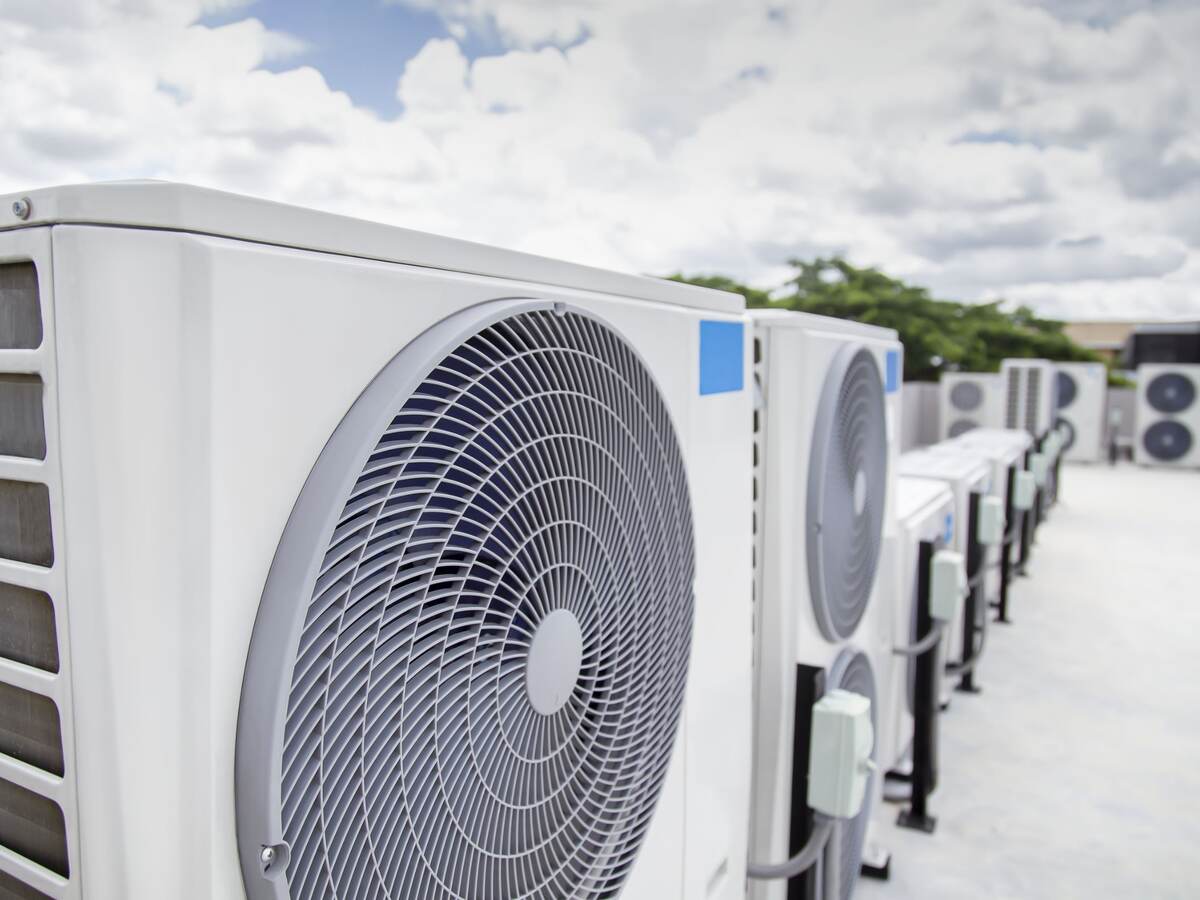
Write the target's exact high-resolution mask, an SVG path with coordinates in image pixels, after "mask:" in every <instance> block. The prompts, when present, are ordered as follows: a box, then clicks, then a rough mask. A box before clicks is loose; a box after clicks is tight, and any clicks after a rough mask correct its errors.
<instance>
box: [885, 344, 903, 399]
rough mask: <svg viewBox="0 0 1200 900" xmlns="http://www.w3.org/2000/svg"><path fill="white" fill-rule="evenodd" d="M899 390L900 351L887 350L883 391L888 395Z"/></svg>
mask: <svg viewBox="0 0 1200 900" xmlns="http://www.w3.org/2000/svg"><path fill="white" fill-rule="evenodd" d="M899 388H900V351H899V350H889V351H888V352H887V380H886V381H885V382H884V390H886V391H887V392H888V393H889V394H894V393H896V391H897V390H898V389H899Z"/></svg>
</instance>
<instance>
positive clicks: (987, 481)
mask: <svg viewBox="0 0 1200 900" xmlns="http://www.w3.org/2000/svg"><path fill="white" fill-rule="evenodd" d="M896 472H897V474H899V475H905V476H909V477H912V478H929V479H933V480H936V481H939V482H941V483H943V484H945V485H947V486H948V487H949V488H950V490H951V491H952V492H953V494H954V518H953V520H952V522H951V528H950V529H949V530H948V531H947V533H946V534H945V535H944V543H945V545H946V546H947V547H948V548H950V549H952V550H956V551H958V552H959V553H961V554H963V555H964V557H966V556H967V555H968V553H969V547H968V538H969V535H970V531H971V505H972V503H971V500H972V495H975V498H976V499H975V506H976V512H975V517H976V521H978V519H979V516H980V512H979V509H980V504H981V501H982V500H983V498H984V497H987V496H990V495H991V492H992V466H991V465H989V464H988V462H987V461H986V460H984V459H981V458H980V457H978V456H972V455H969V454H965V453H962V454H952V453H938V452H934V451H929V450H912V451H909V452H908V453H904V454H901V456H900V462H899V465H898V466H897V468H896ZM981 564H982V563H981ZM975 614H976V618H975V624H974V627H975V629H978V630H982V629H983V628H985V627H986V617H987V606H986V604H983V603H981V604H979V606H978V607H977V608H976V610H975ZM963 638H964V619H963V617H962V616H961V615H960V616H959V618H957V619H956V620H954V621H952V622H950V623H949V624H948V625H947V627H946V637H945V649H946V653H945V660H946V661H947V662H949V663H957V662H960V661H962V660H964V659H966V657H967V656H968V655H970V653H972V652H973V648H971V647H967V646H966V645H965V644H964V639H963ZM945 680H946V682H947V683H949V682H950V681H952V680H954V679H952V678H950V677H946V679H945Z"/></svg>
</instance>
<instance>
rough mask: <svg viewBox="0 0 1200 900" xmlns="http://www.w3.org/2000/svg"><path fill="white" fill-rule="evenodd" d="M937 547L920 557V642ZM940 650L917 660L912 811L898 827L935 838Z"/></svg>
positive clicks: (928, 546) (926, 629)
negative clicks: (931, 809)
mask: <svg viewBox="0 0 1200 900" xmlns="http://www.w3.org/2000/svg"><path fill="white" fill-rule="evenodd" d="M932 561H933V544H932V543H931V542H929V541H922V542H921V546H920V552H919V554H918V556H917V640H918V641H920V640H923V639H924V638H925V637H926V636H927V635H928V634H929V633H930V632H931V631H932V630H933V627H934V626H933V617H932V616H930V615H929V572H930V564H931V562H932ZM940 674H941V673H939V672H938V647H937V645H935V646H933V647H931V648H930V649H929V650H927V651H926V652H924V653H922V654H921V655H920V656H918V657H917V659H916V672H915V676H916V677H915V678H914V682H915V683H914V685H913V749H912V763H913V770H912V782H911V783H912V796H911V798H910V800H909V807H908V809H905V810H903V811H902V812H901V813H900V816H899V818H898V819H897V820H896V824H897V825H899V826H900V827H902V828H912V829H915V830H917V831H924V832H925V833H926V834H932V833H933V830H934V828H936V827H937V819H936V818H934V817H933V816H932V815H930V814H929V795H930V794H932V793H933V791H934V789H935V788H936V787H937V743H938V721H937V717H938V687H939V683H940V681H941V677H940Z"/></svg>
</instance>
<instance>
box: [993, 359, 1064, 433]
mask: <svg viewBox="0 0 1200 900" xmlns="http://www.w3.org/2000/svg"><path fill="white" fill-rule="evenodd" d="M1055 371H1056V370H1055V368H1054V363H1052V362H1050V361H1049V360H1046V359H1006V360H1003V361H1002V362H1001V363H1000V380H1001V385H1002V388H1001V389H1002V391H1003V397H1004V399H1003V404H1002V408H1001V411H1002V423H1001V424H1002V425H1003V427H1005V428H1023V429H1025V430H1026V431H1028V432H1029V433H1030V434H1031V435H1033V437H1034V438H1035V439H1040V438H1041V437H1043V436H1044V435H1045V434H1046V432H1047V431H1049V430H1050V429H1051V428H1052V427H1053V426H1054V418H1055V400H1056V396H1055V394H1056V388H1055V378H1054V376H1055Z"/></svg>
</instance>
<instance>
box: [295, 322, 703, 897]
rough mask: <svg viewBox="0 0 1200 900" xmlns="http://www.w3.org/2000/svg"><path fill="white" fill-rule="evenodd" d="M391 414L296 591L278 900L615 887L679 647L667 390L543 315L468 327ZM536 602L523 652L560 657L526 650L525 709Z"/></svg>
mask: <svg viewBox="0 0 1200 900" xmlns="http://www.w3.org/2000/svg"><path fill="white" fill-rule="evenodd" d="M397 406H398V409H397V412H396V413H395V416H394V418H393V419H392V421H391V424H390V425H389V426H388V427H387V429H386V430H385V431H384V433H383V434H382V435H378V436H377V442H376V443H375V445H374V451H373V452H372V453H371V454H370V456H369V458H368V459H367V461H366V464H365V466H364V468H363V470H362V474H361V476H360V477H359V478H358V480H357V482H356V483H355V484H354V487H353V490H352V492H351V493H350V496H348V497H346V498H345V505H344V508H343V510H342V513H341V516H340V518H339V519H338V521H337V526H336V529H335V530H334V531H333V534H332V535H331V536H328V546H327V547H321V548H319V552H321V553H322V554H323V561H322V563H321V565H320V568H319V575H318V577H317V580H316V583H315V585H314V586H313V588H312V593H311V597H308V598H306V603H307V611H306V616H305V621H304V625H303V630H302V634H301V638H300V642H299V648H298V651H297V657H296V659H295V665H294V669H293V672H292V677H291V689H290V696H289V699H288V708H287V718H286V725H285V736H284V746H283V767H282V791H281V802H282V813H281V818H282V829H283V834H284V837H285V840H286V842H287V844H288V845H290V860H289V862H288V868H287V872H286V878H287V884H288V887H289V890H290V897H291V898H292V900H334V898H336V900H384V898H393V900H401V898H415V897H421V898H433V897H462V898H472V900H477V898H513V897H545V898H561V897H568V896H569V897H609V896H612V895H614V894H615V893H617V892H618V891H619V890H620V887H621V885H622V884H623V882H624V880H625V878H626V876H627V875H628V873H629V871H630V869H631V867H632V865H633V863H634V860H635V857H636V854H637V852H638V848H639V846H640V844H641V842H642V840H643V837H644V835H645V832H646V830H647V828H648V825H649V822H650V818H651V815H652V813H653V811H654V807H655V804H656V802H657V799H658V795H659V792H660V789H661V787H662V783H663V779H664V777H665V773H666V770H667V765H668V762H669V759H670V756H671V751H672V747H673V744H674V741H675V735H676V731H677V724H678V720H679V715H680V709H681V704H682V698H683V691H684V682H685V678H686V672H687V666H688V654H689V648H690V643H691V628H692V611H693V597H692V579H693V540H692V526H691V511H690V504H689V498H688V492H687V484H686V477H685V472H684V467H683V462H682V457H681V454H680V449H679V446H678V444H677V441H676V437H675V433H674V430H673V428H672V425H671V421H670V418H669V416H668V412H667V409H666V406H665V405H664V402H663V399H662V397H661V396H660V394H659V392H658V390H657V389H656V387H655V385H654V382H653V380H652V378H651V376H650V374H649V372H648V371H647V370H646V368H645V367H644V366H643V365H642V363H641V362H640V361H639V359H638V358H637V356H636V355H635V354H634V352H633V351H632V350H631V349H630V348H629V347H628V345H626V344H625V343H624V342H623V341H622V340H621V339H620V338H619V337H618V336H617V335H616V334H615V333H614V332H612V331H611V330H609V329H608V328H607V327H605V326H604V325H602V324H601V323H599V322H598V321H596V320H595V319H593V318H590V317H588V316H585V315H583V314H579V313H575V312H571V311H569V310H564V309H562V308H558V309H557V310H550V309H536V310H533V311H528V312H521V313H519V314H516V315H512V316H509V317H508V318H503V319H500V320H499V321H498V322H496V323H494V324H492V325H489V326H488V327H486V328H484V329H482V330H481V331H478V332H477V333H475V334H474V335H473V336H471V337H469V338H468V339H466V340H465V341H464V342H463V343H461V344H460V345H459V346H457V348H455V349H454V350H453V351H452V352H450V353H449V355H446V356H445V357H444V358H442V359H441V360H440V362H438V363H437V365H436V366H435V367H434V368H433V370H432V372H430V374H429V375H428V376H427V377H426V378H425V380H424V381H423V383H421V384H420V386H419V387H418V388H417V390H416V391H415V392H414V393H412V395H411V396H408V397H407V398H404V397H401V398H397ZM372 440H374V439H372ZM562 611H565V612H562ZM552 615H553V616H554V618H555V627H553V628H548V629H547V633H549V632H553V634H550V636H549V637H546V638H545V640H544V641H543V644H545V643H546V642H547V641H549V642H550V643H553V642H554V641H555V640H559V638H556V637H555V635H558V634H564V633H566V634H571V635H573V637H571V640H573V641H575V642H576V647H575V648H574V650H572V648H570V647H567V648H566V649H565V650H564V651H563V652H565V653H566V654H568V655H569V654H570V653H572V652H574V653H575V654H576V658H575V659H574V660H573V662H574V664H575V669H574V671H573V672H568V673H567V675H566V676H562V672H563V671H564V667H563V666H562V665H560V664H559V663H556V662H554V659H555V656H556V650H555V648H554V647H552V646H551V647H549V649H548V650H547V649H546V648H545V647H543V650H542V651H541V652H542V654H543V657H544V658H545V659H548V660H550V662H549V663H543V664H541V669H542V670H545V671H550V672H551V674H554V672H558V675H556V676H555V677H566V678H567V681H566V682H565V683H564V684H562V685H557V686H555V685H550V686H549V687H550V688H551V689H554V688H556V687H557V688H561V689H562V691H563V693H562V694H561V696H559V695H556V694H555V693H554V691H553V690H550V692H549V694H547V692H546V690H543V691H542V698H543V700H542V703H541V704H540V705H539V707H538V708H535V705H534V703H533V702H531V695H533V694H534V692H535V688H537V687H538V685H535V684H531V683H530V679H531V678H537V677H538V676H537V675H535V674H531V671H532V669H531V667H530V666H529V665H528V663H529V658H530V651H531V647H532V646H533V645H534V644H535V638H536V636H537V635H538V634H539V629H540V627H541V625H542V624H543V623H544V622H545V621H547V619H548V618H550V617H552ZM568 620H570V621H568ZM571 623H574V624H571ZM544 637H545V635H544ZM559 655H561V654H559ZM566 669H570V664H567V666H566ZM541 687H542V688H546V686H545V685H541ZM547 697H549V698H550V701H552V702H548V701H547V700H546V698H547ZM539 710H541V711H539Z"/></svg>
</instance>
